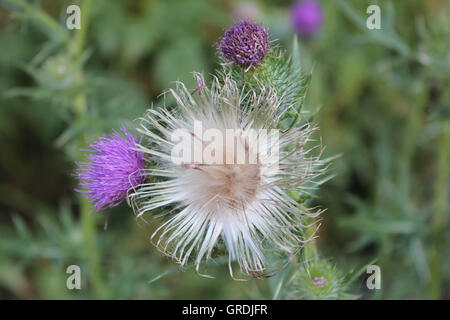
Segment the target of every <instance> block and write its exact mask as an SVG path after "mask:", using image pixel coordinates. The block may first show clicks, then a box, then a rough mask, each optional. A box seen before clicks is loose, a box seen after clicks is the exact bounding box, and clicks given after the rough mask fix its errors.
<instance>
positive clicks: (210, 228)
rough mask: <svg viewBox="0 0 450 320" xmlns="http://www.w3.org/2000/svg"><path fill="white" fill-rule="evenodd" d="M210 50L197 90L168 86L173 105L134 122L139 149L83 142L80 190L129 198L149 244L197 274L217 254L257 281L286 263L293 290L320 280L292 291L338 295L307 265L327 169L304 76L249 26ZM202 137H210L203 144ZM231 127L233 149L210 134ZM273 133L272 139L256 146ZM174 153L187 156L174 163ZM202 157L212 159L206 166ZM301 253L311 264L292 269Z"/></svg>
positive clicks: (321, 272) (100, 200)
mask: <svg viewBox="0 0 450 320" xmlns="http://www.w3.org/2000/svg"><path fill="white" fill-rule="evenodd" d="M217 48H218V51H219V53H220V55H221V56H222V57H223V58H224V59H225V60H227V61H228V62H225V63H223V66H222V69H221V70H219V71H218V73H217V74H218V75H217V76H213V78H212V81H211V84H210V85H208V84H207V81H206V80H205V79H204V77H203V75H202V74H200V73H194V76H195V78H196V79H197V82H198V87H197V88H196V89H195V90H190V89H188V88H187V87H186V85H185V84H184V83H182V82H178V84H177V87H176V88H175V89H170V90H169V91H167V92H166V93H165V94H166V95H170V96H171V97H172V98H173V100H174V101H175V102H176V104H175V105H171V106H166V105H164V106H162V107H159V108H151V109H149V110H148V111H147V112H146V113H145V114H144V116H143V117H141V119H140V121H139V123H140V125H139V126H137V127H136V128H135V130H136V131H137V132H138V133H140V134H141V136H140V138H139V142H137V140H136V139H135V138H134V137H133V136H131V135H130V134H128V133H127V132H126V131H125V130H124V129H122V130H123V131H124V133H125V134H126V139H124V138H122V137H120V136H119V135H118V134H117V133H116V134H114V135H113V136H110V137H103V138H100V139H99V141H98V142H95V143H94V144H92V148H93V151H92V152H93V153H92V154H91V155H90V156H88V157H89V159H90V160H91V161H90V162H87V163H82V164H79V170H78V176H79V178H80V179H81V180H82V186H83V187H84V189H85V190H84V191H83V192H84V193H86V194H87V195H88V196H89V197H90V198H91V202H93V203H94V205H93V206H94V208H95V209H97V210H101V209H104V208H108V207H112V206H115V205H117V204H118V203H120V202H121V201H122V200H123V199H125V198H127V201H128V203H129V204H130V205H131V207H132V208H133V210H134V212H135V214H136V216H137V217H138V218H145V217H147V216H155V215H156V216H158V217H159V218H160V219H162V224H161V225H160V226H159V227H158V228H157V229H156V231H155V232H154V233H153V235H152V236H151V239H152V242H153V243H154V244H155V245H156V246H157V247H158V248H159V249H160V251H162V252H163V253H164V254H166V255H167V256H170V257H172V258H173V259H174V260H175V261H176V262H177V263H179V264H180V266H181V267H183V266H186V265H188V263H189V264H190V263H192V264H193V266H194V267H195V270H196V271H197V272H199V273H200V266H201V264H202V262H204V261H209V260H211V259H213V258H216V257H220V256H224V257H227V261H228V269H229V273H230V275H231V276H232V277H233V278H235V275H234V271H233V262H236V263H237V265H238V266H239V269H240V271H241V273H242V274H244V275H250V276H252V277H267V276H272V275H274V274H276V273H277V271H280V270H285V269H286V268H287V269H289V268H290V267H291V264H289V263H288V264H286V263H283V262H284V261H286V260H283V259H287V261H291V260H292V259H294V260H295V261H296V262H295V263H293V264H292V265H293V266H294V265H295V266H297V268H296V269H295V268H294V271H295V272H294V273H293V274H294V275H295V276H294V280H292V281H293V283H298V282H299V281H300V282H302V281H306V280H305V279H304V278H305V274H306V273H308V274H309V273H311V272H313V273H317V279H324V280H323V281H325V282H326V283H325V282H324V283H323V286H322V282H320V283H319V285H317V284H316V282H317V281H316V280H313V283H312V285H311V283H310V281H309V280H308V281H306V282H307V283H306V284H304V285H302V284H298V286H300V287H302V286H304V288H303V289H301V290H303V291H305V290H306V291H308V292H309V291H311V292H312V293H311V294H308V295H306V296H307V297H309V298H310V297H316V296H317V297H329V298H332V297H337V293H336V292H337V291H339V290H341V289H342V288H341V284H342V283H341V282H339V281H337V280H336V281H334V280H333V279H332V278H330V277H329V276H330V274H331V273H332V271H330V270H329V269H327V268H319V267H317V266H321V265H325V264H324V263H323V262H322V261H320V259H319V257H318V255H317V250H315V249H313V247H314V237H315V232H316V230H317V223H316V222H317V217H318V216H319V215H320V213H322V212H323V209H318V208H309V207H308V205H307V201H306V199H307V198H308V197H309V196H310V194H311V191H312V190H314V189H315V188H316V187H317V186H318V185H319V184H320V182H318V181H317V179H316V178H317V177H318V176H320V175H322V174H324V172H325V170H326V167H327V163H328V162H329V159H321V149H322V147H321V145H320V144H317V140H314V139H312V134H313V132H314V131H316V129H317V128H316V127H315V126H314V125H313V124H311V123H310V122H309V121H307V120H305V119H302V117H301V115H300V113H301V106H302V102H303V99H304V95H305V93H306V87H307V86H308V81H307V80H305V79H308V77H305V76H303V75H302V74H301V70H300V63H299V61H291V59H290V58H286V57H285V53H284V52H283V51H281V50H279V49H278V48H269V35H268V33H267V31H266V29H265V28H264V27H263V26H261V25H259V24H257V23H256V22H253V21H247V20H245V21H240V22H238V23H237V24H236V25H234V26H232V27H231V28H229V29H228V30H227V31H226V32H225V34H224V36H223V37H222V40H221V41H220V44H219V45H218V46H217ZM285 120H290V121H289V123H288V124H287V125H286V124H285V123H284V121H285ZM199 125H200V129H199V128H198V126H199ZM280 128H281V130H280ZM208 130H212V132H214V135H213V136H209V138H204V137H205V135H206V133H205V132H207V131H208ZM229 130H233V132H234V133H233V134H234V135H233V136H232V143H229V140H226V141H224V140H221V139H220V138H221V137H225V136H227V135H228V134H229ZM271 130H272V133H273V132H275V133H276V137H275V136H271V139H270V142H268V140H267V139H265V140H263V143H261V138H262V137H263V136H264V138H266V136H265V135H266V134H267V132H268V131H271ZM174 137H176V138H174ZM227 138H228V136H227ZM180 139H181V142H180ZM314 142H315V143H314ZM196 144H197V145H196ZM205 145H206V147H205ZM196 146H197V147H200V149H196ZM255 146H258V147H257V148H256V147H255ZM236 147H237V150H236ZM239 147H241V148H239ZM180 149H183V150H182V151H184V152H187V154H188V155H189V156H188V157H187V158H186V156H185V155H183V157H182V158H177V157H174V154H175V155H178V154H179V151H180ZM205 150H206V151H209V155H211V156H212V157H213V161H210V162H205V161H204V156H205ZM239 152H242V154H240V153H239ZM243 154H244V155H243ZM199 155H200V157H199ZM242 155H243V157H241V156H242ZM144 158H145V159H148V161H147V162H144V160H143V159H144ZM238 158H242V159H241V161H240V162H239V161H238ZM305 246H308V247H309V249H304V247H305ZM303 251H305V252H306V254H303V253H302V252H303ZM313 252H314V254H313V255H312V253H313ZM274 253H275V256H277V258H274ZM282 257H285V258H282ZM302 258H305V259H306V261H307V262H308V265H311V266H312V267H311V269H309V268H305V267H302V268H301V269H302V270H303V272H300V273H299V272H298V266H299V262H300V261H301V260H302ZM316 269H317V270H316ZM333 270H334V269H333ZM207 276H208V275H207ZM314 279H316V278H314ZM314 281H316V282H314ZM342 285H343V284H342ZM287 288H288V289H289V288H291V285H290V284H289V286H287ZM321 290H322V291H323V290H326V294H321V293H320V292H321ZM294 291H295V290H294ZM318 292H319V293H318ZM286 297H296V296H295V295H293V296H292V295H291V296H289V294H286ZM297 297H300V296H297Z"/></svg>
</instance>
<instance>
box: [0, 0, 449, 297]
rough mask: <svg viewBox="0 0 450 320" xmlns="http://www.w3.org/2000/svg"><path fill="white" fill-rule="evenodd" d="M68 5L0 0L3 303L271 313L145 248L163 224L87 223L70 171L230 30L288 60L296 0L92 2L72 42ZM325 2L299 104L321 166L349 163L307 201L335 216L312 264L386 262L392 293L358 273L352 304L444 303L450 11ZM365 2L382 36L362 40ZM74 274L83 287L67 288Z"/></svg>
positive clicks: (266, 288) (250, 288) (433, 5)
mask: <svg viewBox="0 0 450 320" xmlns="http://www.w3.org/2000/svg"><path fill="white" fill-rule="evenodd" d="M73 3H75V4H80V2H78V1H49V0H47V1H45V0H42V1H17V0H10V1H0V44H1V49H0V150H1V151H0V298H3V299H16V298H24V299H71V298H74V299H79V298H87V299H89V298H111V299H183V298H184V299H241V298H250V299H252V298H271V297H272V292H273V285H274V283H273V281H272V280H271V279H266V280H256V279H253V280H249V281H246V282H240V281H233V280H232V279H231V278H230V277H229V275H228V271H227V267H226V266H221V265H217V266H215V265H208V266H207V269H208V272H209V273H210V274H213V275H215V276H216V278H215V279H206V278H203V277H200V276H199V275H197V274H196V273H195V272H194V271H193V270H189V269H188V270H186V271H184V272H181V271H179V269H178V268H177V267H176V265H175V264H174V262H172V261H171V260H170V259H169V258H167V257H165V256H163V255H162V254H161V253H160V252H158V251H157V250H156V249H155V248H154V247H153V246H152V244H151V243H150V241H149V238H150V234H151V231H152V230H153V229H154V228H155V226H156V223H155V222H154V221H152V220H151V219H150V218H149V219H147V220H148V222H149V223H148V224H147V223H145V222H143V221H140V220H139V221H138V220H136V219H135V217H134V216H133V214H132V211H131V209H130V208H128V207H127V205H126V204H122V205H121V206H119V207H117V208H115V209H112V210H107V211H106V212H101V213H92V214H91V215H90V216H87V215H86V212H89V208H86V204H85V201H81V202H80V199H79V195H78V194H77V193H75V192H74V188H76V183H77V182H76V180H75V178H74V177H73V176H72V174H73V169H74V161H76V160H77V159H80V152H79V149H80V147H82V146H84V145H85V144H86V143H87V142H89V141H92V140H93V139H96V138H97V137H98V136H100V135H102V134H104V133H109V132H110V131H111V129H112V128H118V127H119V126H120V125H121V124H125V125H128V126H130V124H131V121H133V120H134V119H136V118H137V117H139V116H140V115H142V114H143V112H144V111H145V110H146V109H147V108H149V107H151V106H152V105H153V104H155V105H157V104H160V103H162V101H161V99H162V98H161V96H160V93H161V92H162V91H163V90H164V89H166V88H168V87H171V86H173V85H174V81H175V80H182V81H185V82H186V83H187V84H188V86H190V87H194V82H193V78H192V71H204V73H205V75H207V76H208V75H210V74H211V73H213V72H214V70H215V69H217V68H218V67H219V66H218V64H217V56H216V50H215V44H216V43H217V41H218V40H219V39H220V37H221V35H222V33H223V31H224V30H225V29H226V28H227V27H228V26H230V25H231V24H232V23H233V21H234V20H235V19H236V18H239V17H249V18H252V19H254V20H256V21H258V22H261V23H263V24H264V25H265V26H266V27H267V28H268V30H269V33H270V35H271V38H272V40H277V44H278V45H279V46H280V47H284V48H286V49H287V50H288V51H289V50H291V47H290V46H291V43H292V38H293V36H294V34H295V32H294V30H292V28H291V23H290V14H289V10H290V7H291V6H292V4H293V3H295V1H287V0H284V1H269V0H266V1H263V0H261V1H253V2H250V1H232V0H192V1H186V0H160V1H158V0H153V1H152V0H149V1H137V0H136V1H124V0H123V1H106V0H96V1H91V2H81V10H82V29H81V31H69V30H67V29H66V28H65V20H66V17H67V14H66V8H67V6H69V5H70V4H73ZM321 4H322V8H323V12H324V21H323V25H322V27H321V29H320V31H319V32H318V33H317V34H316V36H315V37H314V38H312V39H309V40H302V39H300V40H299V41H300V56H301V59H302V61H303V67H304V69H305V70H306V71H309V70H313V78H312V83H311V87H310V90H309V91H308V98H307V103H306V106H305V107H306V109H308V110H309V111H311V112H313V113H315V112H316V111H318V112H317V113H315V121H317V122H318V124H319V126H320V128H321V130H320V135H321V136H322V142H323V144H324V145H325V146H326V150H325V154H326V156H333V155H336V154H340V155H341V156H340V157H339V158H338V159H337V160H335V161H334V163H333V166H332V168H331V172H332V173H333V174H335V175H336V176H335V178H333V179H332V180H330V181H329V182H327V183H326V184H324V185H323V186H322V187H321V189H320V191H319V192H318V193H317V194H316V195H317V197H316V199H315V201H314V202H315V204H317V205H321V206H323V207H325V208H328V210H327V212H326V213H325V214H324V215H323V217H322V218H323V223H322V227H321V229H320V234H319V236H320V237H319V240H318V247H319V251H320V252H321V254H322V255H323V256H324V257H326V258H327V259H329V260H330V261H333V262H334V263H336V265H337V267H338V268H339V269H340V270H341V271H342V272H343V273H347V272H349V271H350V270H352V269H355V268H360V267H361V266H364V265H366V264H368V263H370V262H371V261H374V260H375V261H376V262H375V263H376V264H377V265H379V266H380V268H381V272H382V289H381V290H373V291H370V290H368V289H367V288H366V286H365V279H366V276H364V274H363V275H362V276H361V277H360V279H358V280H357V281H356V282H355V284H354V286H353V287H352V288H351V293H353V294H356V295H358V296H359V297H360V298H365V299H419V298H431V299H437V298H440V299H448V298H450V267H449V265H450V232H449V228H448V225H449V215H450V212H449V211H450V209H449V206H448V198H449V188H448V186H449V163H450V160H449V148H450V142H449V135H450V128H449V122H450V120H449V116H450V19H449V17H450V3H449V1H446V0H423V1H419V0H402V1H399V0H397V1H375V0H371V1H365V0H353V1H344V0H342V1H338V0H336V1H321ZM370 4H379V5H380V7H381V19H382V29H381V30H368V29H367V28H366V26H365V22H366V18H367V17H368V14H366V8H367V7H368V5H370ZM85 21H88V23H86V24H84V22H85ZM80 203H81V205H80ZM83 207H84V209H83ZM80 212H81V213H80ZM83 212H84V213H83ZM72 264H75V265H79V266H80V267H81V274H82V289H81V290H72V291H71V290H68V289H67V288H66V279H67V277H68V275H67V274H66V268H67V266H69V265H72ZM158 276H164V277H161V279H159V280H157V281H154V282H150V281H151V280H152V279H154V278H155V277H158Z"/></svg>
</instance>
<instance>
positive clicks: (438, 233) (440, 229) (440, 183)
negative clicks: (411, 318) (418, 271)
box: [428, 121, 450, 299]
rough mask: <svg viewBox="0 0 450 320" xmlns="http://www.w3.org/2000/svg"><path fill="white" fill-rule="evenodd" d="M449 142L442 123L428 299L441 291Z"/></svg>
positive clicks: (446, 124)
mask: <svg viewBox="0 0 450 320" xmlns="http://www.w3.org/2000/svg"><path fill="white" fill-rule="evenodd" d="M449 144H450V123H449V122H448V121H447V122H443V123H442V131H441V135H440V137H439V157H438V161H437V166H438V167H437V181H436V186H435V198H434V208H435V211H434V215H433V218H432V222H431V223H432V225H431V228H432V231H433V235H434V245H433V248H432V249H431V257H430V273H431V277H430V283H429V288H428V296H429V298H430V299H439V298H440V296H441V291H442V253H443V250H444V232H445V230H446V226H447V222H448V220H447V219H448V217H447V215H448V198H447V195H448V179H449V165H448V164H449V162H450V159H449Z"/></svg>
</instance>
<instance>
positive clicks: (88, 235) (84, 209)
mask: <svg viewBox="0 0 450 320" xmlns="http://www.w3.org/2000/svg"><path fill="white" fill-rule="evenodd" d="M90 6H91V0H83V2H82V3H81V29H80V30H77V31H76V33H75V36H74V41H72V42H71V43H69V48H68V50H69V52H70V54H71V55H72V57H73V59H74V60H75V61H78V60H79V58H80V56H81V55H82V53H83V48H84V43H85V40H86V31H87V28H88V18H89V9H90ZM83 78H84V76H83V70H82V69H81V68H80V69H79V70H78V72H77V74H76V78H75V86H76V87H78V88H80V87H81V86H82V84H83ZM87 108H88V105H87V100H86V95H85V94H84V92H83V91H82V90H81V89H80V91H79V92H78V93H77V95H76V96H75V99H74V103H73V111H74V114H75V121H77V122H83V121H85V119H86V115H87ZM85 141H86V136H85V134H80V136H79V137H78V140H77V145H78V148H80V149H83V148H85V146H86V143H85ZM78 160H79V161H82V160H83V155H82V154H81V153H80V155H79V159H78ZM79 201H80V213H81V227H82V230H83V237H84V242H85V245H86V251H85V252H86V259H87V261H88V263H89V270H88V279H89V285H91V286H92V292H93V294H94V296H95V297H96V298H100V299H101V298H105V297H106V296H105V292H106V291H105V290H104V285H103V279H102V274H101V269H100V259H99V250H98V245H97V241H96V222H97V216H96V215H90V212H91V210H92V209H91V207H90V205H89V203H88V201H87V200H86V198H85V197H84V196H82V195H81V196H80V198H79Z"/></svg>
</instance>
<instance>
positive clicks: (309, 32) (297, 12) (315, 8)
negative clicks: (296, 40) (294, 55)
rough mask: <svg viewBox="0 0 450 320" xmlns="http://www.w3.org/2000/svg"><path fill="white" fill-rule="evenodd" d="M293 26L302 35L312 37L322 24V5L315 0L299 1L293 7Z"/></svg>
mask: <svg viewBox="0 0 450 320" xmlns="http://www.w3.org/2000/svg"><path fill="white" fill-rule="evenodd" d="M291 20H292V26H293V28H294V29H295V31H296V32H298V33H299V34H300V35H301V36H302V37H305V38H309V37H312V36H313V35H314V34H315V33H316V32H317V30H319V28H320V26H321V24H322V20H323V17H322V7H321V6H320V4H319V3H318V2H317V1H315V0H304V1H300V2H297V3H296V4H295V5H294V6H293V7H292V9H291Z"/></svg>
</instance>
